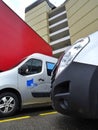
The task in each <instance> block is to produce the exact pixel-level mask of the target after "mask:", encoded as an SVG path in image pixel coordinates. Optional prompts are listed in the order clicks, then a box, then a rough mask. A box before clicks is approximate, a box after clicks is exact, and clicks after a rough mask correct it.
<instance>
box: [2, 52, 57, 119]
mask: <svg viewBox="0 0 98 130" xmlns="http://www.w3.org/2000/svg"><path fill="white" fill-rule="evenodd" d="M56 62H57V59H56V58H53V57H50V56H46V55H44V54H39V53H34V54H32V55H30V56H28V57H26V58H25V59H24V60H23V61H22V62H21V63H19V64H18V65H17V66H16V67H14V68H12V69H10V70H7V71H3V72H0V116H1V117H3V116H10V115H13V114H15V112H16V111H17V110H20V109H21V108H25V107H27V106H28V105H41V104H44V103H45V104H47V103H50V102H51V100H50V91H51V88H50V86H51V72H52V70H53V67H54V65H55V63H56Z"/></svg>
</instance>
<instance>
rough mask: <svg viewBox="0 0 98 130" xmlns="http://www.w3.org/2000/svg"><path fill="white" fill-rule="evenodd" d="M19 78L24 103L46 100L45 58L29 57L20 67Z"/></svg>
mask: <svg viewBox="0 0 98 130" xmlns="http://www.w3.org/2000/svg"><path fill="white" fill-rule="evenodd" d="M18 80H19V82H18V83H19V85H18V86H19V89H20V91H21V95H22V98H23V101H24V103H27V104H28V103H30V104H31V103H34V102H36V103H38V102H40V103H41V102H45V98H44V97H45V94H46V93H47V90H46V89H45V84H46V74H45V71H44V61H43V60H39V59H34V58H31V59H29V60H28V61H27V62H26V63H24V65H22V66H21V67H20V68H19V74H18ZM39 97H40V98H39Z"/></svg>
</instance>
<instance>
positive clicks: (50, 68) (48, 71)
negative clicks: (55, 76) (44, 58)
mask: <svg viewBox="0 0 98 130" xmlns="http://www.w3.org/2000/svg"><path fill="white" fill-rule="evenodd" d="M54 66H55V64H54V63H51V62H46V67H47V74H48V76H51V72H52V70H53V68H54Z"/></svg>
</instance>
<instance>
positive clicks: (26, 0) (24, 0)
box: [2, 0, 65, 20]
mask: <svg viewBox="0 0 98 130" xmlns="http://www.w3.org/2000/svg"><path fill="white" fill-rule="evenodd" d="M2 1H4V2H5V3H6V4H7V5H8V6H9V7H10V8H11V9H12V10H13V11H14V12H16V13H17V14H18V15H19V16H20V17H21V18H22V19H23V20H25V8H26V7H27V6H29V5H30V4H32V3H33V2H35V1H36V0H2ZM49 1H50V2H51V3H52V4H54V5H55V6H57V7H58V6H60V5H61V4H62V3H63V2H64V1H65V0H49Z"/></svg>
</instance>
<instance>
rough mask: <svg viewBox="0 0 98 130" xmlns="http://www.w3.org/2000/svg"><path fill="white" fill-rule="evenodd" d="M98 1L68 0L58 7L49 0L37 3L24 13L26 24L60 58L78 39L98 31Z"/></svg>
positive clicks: (41, 0) (40, 0) (37, 0)
mask: <svg viewBox="0 0 98 130" xmlns="http://www.w3.org/2000/svg"><path fill="white" fill-rule="evenodd" d="M97 12H98V0H65V2H64V3H63V4H62V5H61V6H59V7H55V5H53V4H52V3H50V2H49V0H36V2H34V3H32V4H31V5H30V6H28V7H27V8H26V10H25V21H26V22H27V23H28V24H29V25H30V26H31V28H33V29H34V30H35V31H36V32H37V33H38V34H39V35H40V36H41V37H42V38H43V39H44V40H45V41H46V42H47V43H48V44H50V45H51V46H52V48H53V55H54V56H55V57H59V56H60V55H61V54H62V53H63V52H64V50H66V49H67V48H68V46H69V45H71V44H73V43H74V42H75V41H76V40H77V39H79V38H81V37H85V36H87V35H88V34H90V33H93V32H95V31H97V30H98V14H97Z"/></svg>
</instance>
